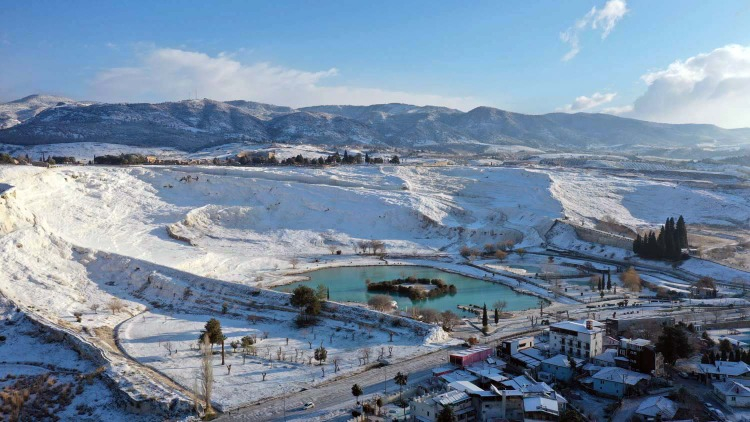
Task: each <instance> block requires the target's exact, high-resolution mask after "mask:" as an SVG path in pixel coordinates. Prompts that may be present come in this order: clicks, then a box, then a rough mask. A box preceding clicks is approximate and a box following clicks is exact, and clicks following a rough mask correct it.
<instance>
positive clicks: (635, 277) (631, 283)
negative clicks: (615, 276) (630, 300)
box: [620, 267, 642, 292]
mask: <svg viewBox="0 0 750 422" xmlns="http://www.w3.org/2000/svg"><path fill="white" fill-rule="evenodd" d="M620 280H621V281H622V285H623V286H625V288H626V289H628V290H630V291H631V292H640V291H641V285H642V284H641V276H640V275H639V274H638V272H637V271H636V270H635V268H633V267H630V268H628V269H627V270H626V271H625V272H624V273H622V274H620Z"/></svg>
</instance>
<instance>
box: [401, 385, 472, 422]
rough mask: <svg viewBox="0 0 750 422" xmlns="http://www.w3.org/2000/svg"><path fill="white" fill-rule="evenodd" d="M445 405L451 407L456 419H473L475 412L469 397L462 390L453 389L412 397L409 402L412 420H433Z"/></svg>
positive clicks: (426, 421) (425, 421) (430, 421)
mask: <svg viewBox="0 0 750 422" xmlns="http://www.w3.org/2000/svg"><path fill="white" fill-rule="evenodd" d="M446 406H450V407H451V408H452V409H453V416H454V418H455V419H454V420H456V421H473V420H475V417H476V412H475V411H474V406H472V404H471V397H469V395H468V394H466V393H464V392H462V391H455V390H454V391H448V392H446V393H441V394H436V395H430V396H424V397H417V398H415V399H413V400H412V401H411V403H410V407H411V416H412V420H415V421H421V422H434V421H436V420H437V418H438V415H439V414H440V412H442V410H443V408H445V407H446Z"/></svg>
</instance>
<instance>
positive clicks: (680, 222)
mask: <svg viewBox="0 0 750 422" xmlns="http://www.w3.org/2000/svg"><path fill="white" fill-rule="evenodd" d="M677 243H678V245H679V247H680V248H681V249H684V248H687V247H688V238H687V226H686V225H685V219H684V218H682V216H680V218H678V219H677Z"/></svg>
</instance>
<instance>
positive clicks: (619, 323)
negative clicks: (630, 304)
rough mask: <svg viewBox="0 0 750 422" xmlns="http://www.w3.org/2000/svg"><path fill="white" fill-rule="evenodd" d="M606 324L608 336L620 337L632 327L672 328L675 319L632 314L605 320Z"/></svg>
mask: <svg viewBox="0 0 750 422" xmlns="http://www.w3.org/2000/svg"><path fill="white" fill-rule="evenodd" d="M604 323H605V325H606V327H607V335H608V336H612V337H619V336H621V335H622V334H623V333H624V332H625V331H626V330H628V329H630V328H631V327H644V326H648V325H650V324H653V325H656V326H663V325H666V326H669V327H671V326H673V325H674V324H675V319H674V317H672V316H642V315H640V314H632V315H623V316H619V317H617V318H607V319H606V320H604Z"/></svg>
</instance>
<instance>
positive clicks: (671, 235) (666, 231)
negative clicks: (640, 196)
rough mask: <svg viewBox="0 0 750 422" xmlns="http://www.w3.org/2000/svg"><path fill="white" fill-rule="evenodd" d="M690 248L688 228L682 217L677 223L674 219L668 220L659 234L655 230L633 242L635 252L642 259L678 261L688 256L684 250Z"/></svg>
mask: <svg viewBox="0 0 750 422" xmlns="http://www.w3.org/2000/svg"><path fill="white" fill-rule="evenodd" d="M687 247H688V238H687V226H686V224H685V219H684V218H682V216H680V217H679V218H678V219H677V222H676V223H675V220H674V218H673V217H669V218H667V221H666V223H665V224H664V225H663V226H661V229H660V230H659V233H658V234H657V233H656V232H654V231H653V230H651V231H649V232H648V233H646V234H644V235H643V236H641V235H640V234H638V236H637V237H636V238H635V240H634V241H633V252H635V253H636V254H637V255H638V256H639V257H641V258H647V259H663V260H669V261H678V260H681V259H685V258H686V257H687V256H686V254H683V252H682V250H683V249H686V248H687Z"/></svg>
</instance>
